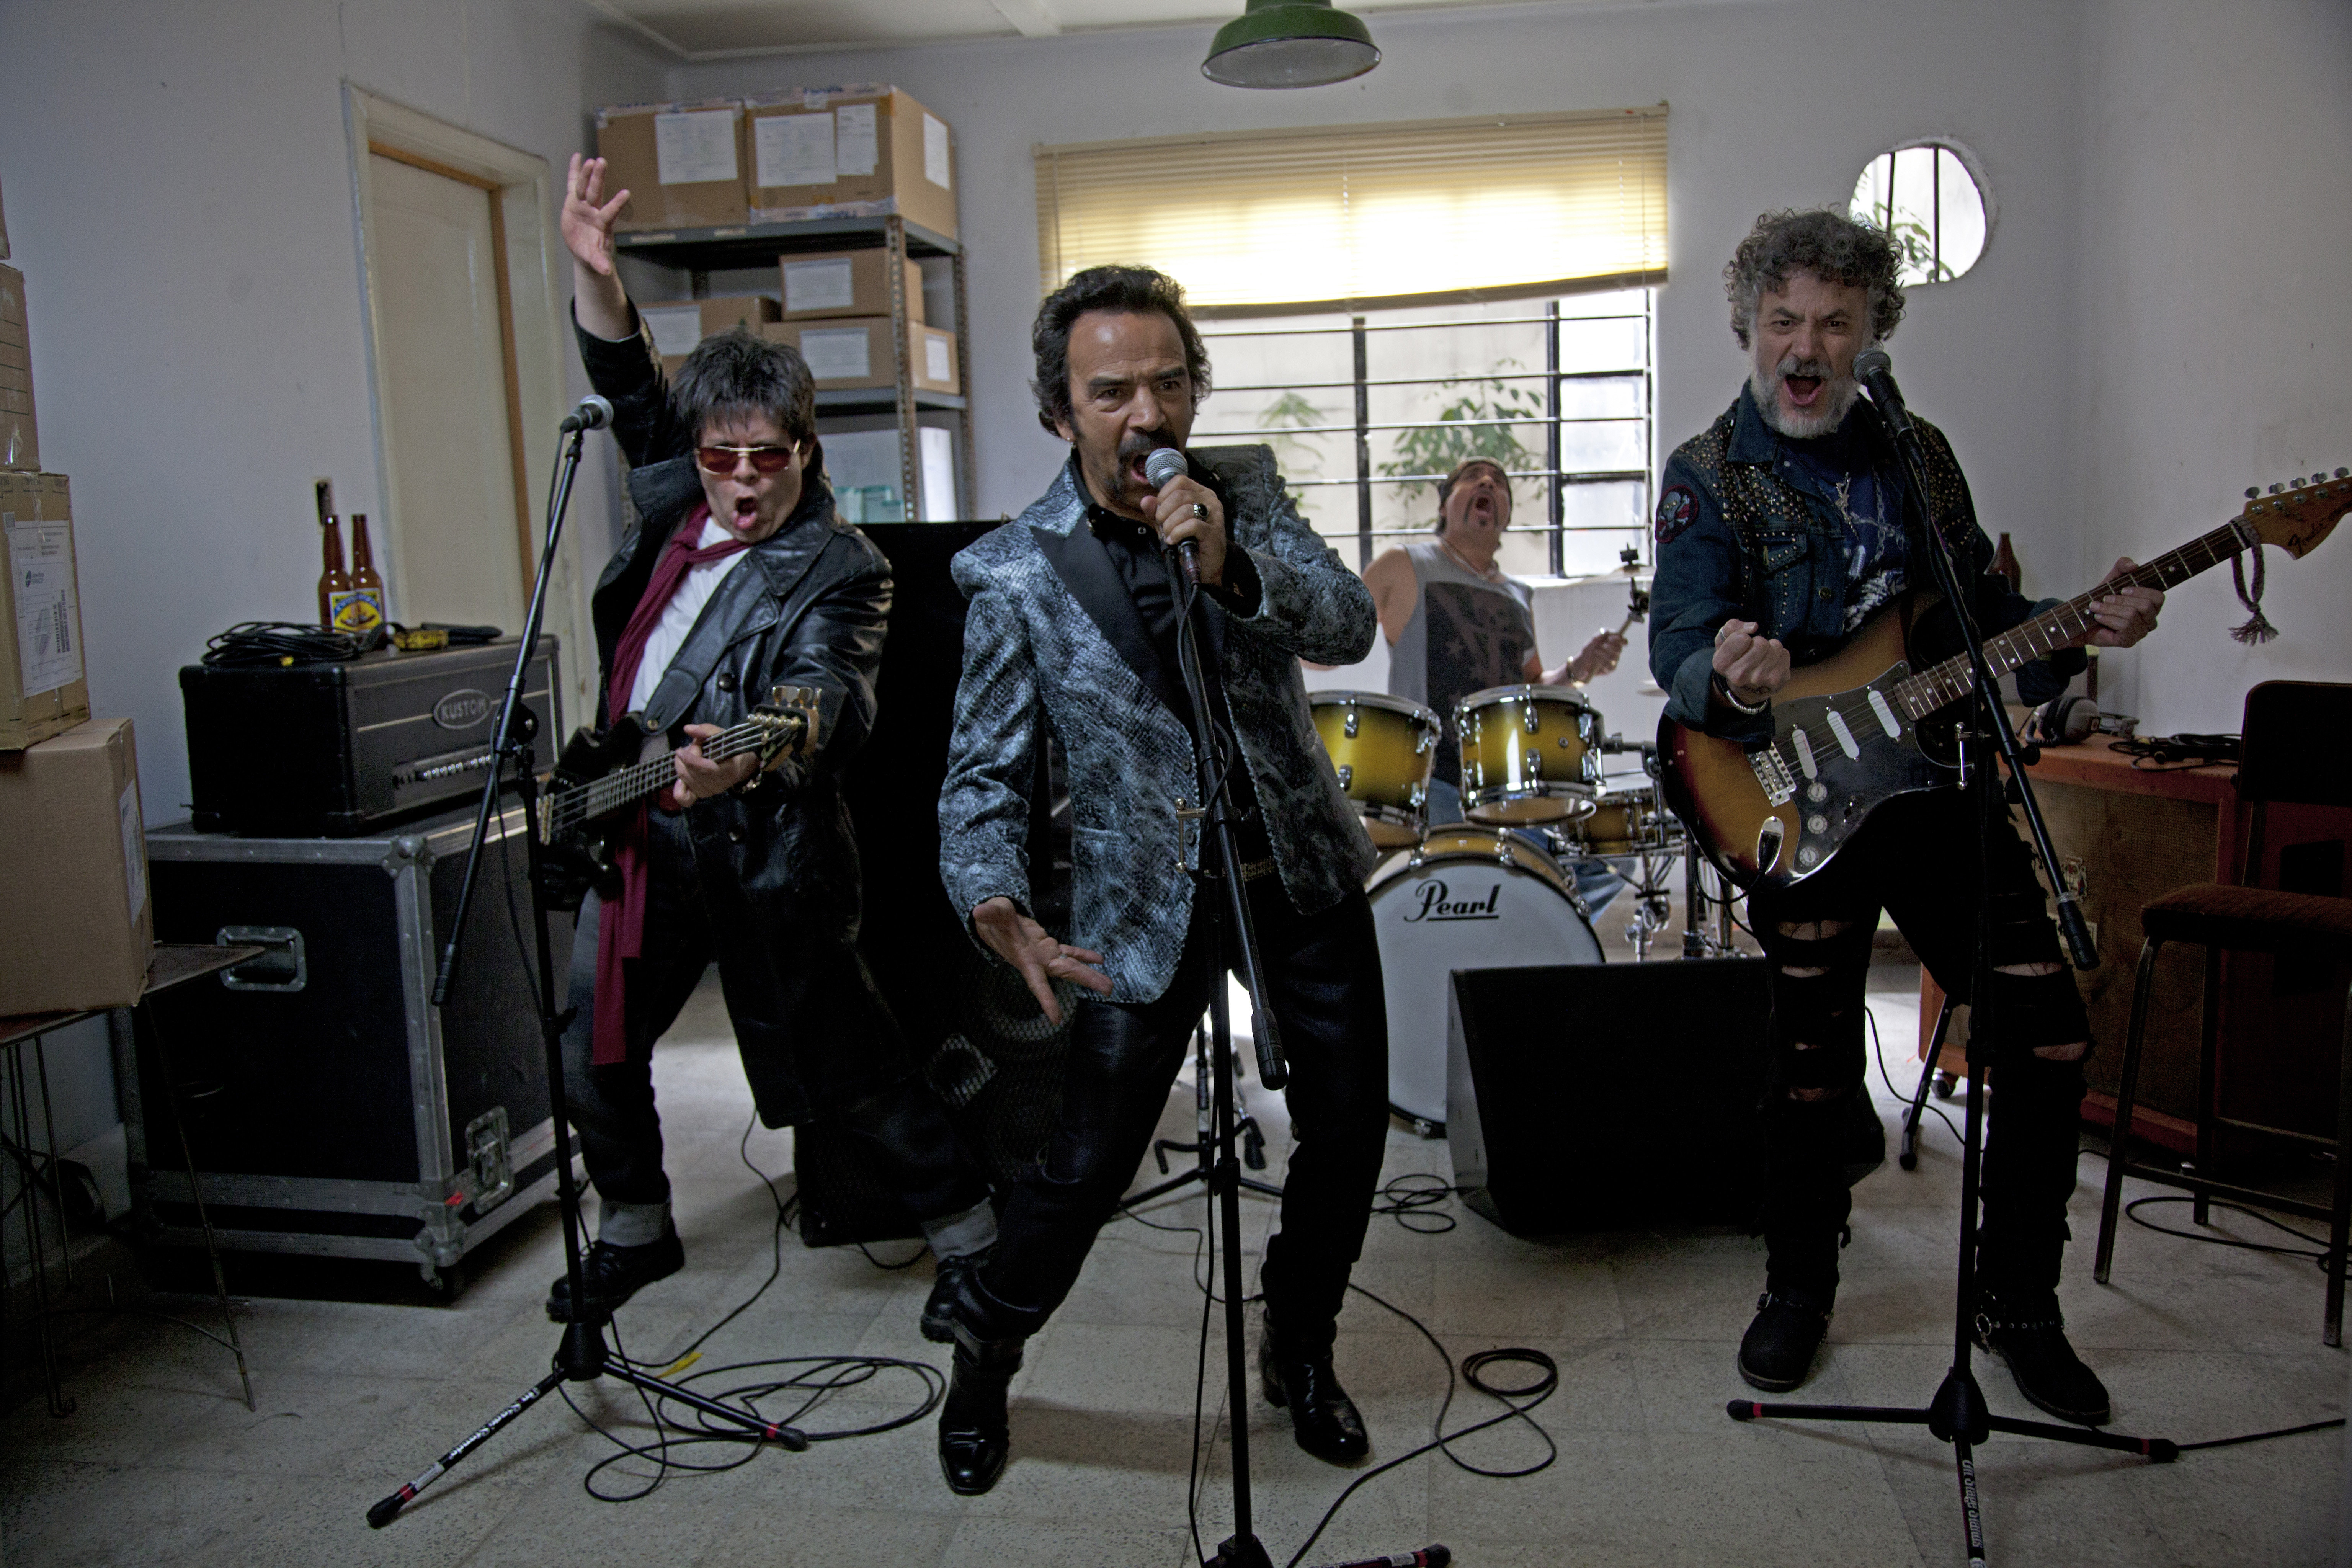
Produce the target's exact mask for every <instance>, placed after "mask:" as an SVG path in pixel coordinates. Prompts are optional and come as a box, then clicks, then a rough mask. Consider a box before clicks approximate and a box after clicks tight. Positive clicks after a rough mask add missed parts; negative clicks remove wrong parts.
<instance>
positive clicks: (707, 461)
mask: <svg viewBox="0 0 2352 1568" xmlns="http://www.w3.org/2000/svg"><path fill="white" fill-rule="evenodd" d="M743 458H751V471H752V472H753V473H755V474H781V473H782V472H783V471H784V470H785V469H786V468H791V467H792V466H793V447H696V448H695V449H694V460H695V461H696V462H697V463H698V464H700V465H701V467H702V468H703V471H704V472H706V473H712V474H731V473H733V472H734V471H735V466H736V464H737V463H739V462H740V461H741V460H742V459H743Z"/></svg>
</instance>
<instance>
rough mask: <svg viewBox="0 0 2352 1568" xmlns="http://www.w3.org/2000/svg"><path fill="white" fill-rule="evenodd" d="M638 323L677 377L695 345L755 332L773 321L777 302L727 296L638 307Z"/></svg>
mask: <svg viewBox="0 0 2352 1568" xmlns="http://www.w3.org/2000/svg"><path fill="white" fill-rule="evenodd" d="M637 316H638V319H639V320H641V321H644V322H645V324H646V326H647V327H648V328H649V329H651V330H652V331H653V334H654V352H655V353H658V354H659V355H660V356H661V361H662V364H663V367H664V368H665V369H667V371H669V372H670V373H671V374H677V366H678V364H679V363H684V361H685V359H686V356H687V355H688V354H690V353H693V352H694V347H695V345H696V344H697V343H699V342H702V340H703V339H705V338H707V337H709V335H710V334H711V333H713V332H723V331H728V330H729V329H730V328H732V327H749V328H751V331H754V332H757V331H759V330H760V329H761V327H763V326H765V325H766V324H768V323H769V322H771V321H774V320H775V319H776V302H775V301H774V300H771V299H769V298H768V297H767V296H766V295H765V294H730V295H727V296H726V297H724V298H723V299H717V300H661V301H659V302H657V303H655V304H649V305H639V306H638V307H637Z"/></svg>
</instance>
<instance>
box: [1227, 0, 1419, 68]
mask: <svg viewBox="0 0 2352 1568" xmlns="http://www.w3.org/2000/svg"><path fill="white" fill-rule="evenodd" d="M1380 63H1381V51H1380V49H1379V47H1377V46H1375V45H1374V44H1373V42H1372V30H1371V29H1370V27H1367V26H1364V24H1363V23H1362V22H1361V21H1360V19H1358V18H1357V17H1354V16H1349V14H1348V13H1347V12H1345V11H1340V10H1335V9H1334V8H1333V7H1332V5H1331V0H1249V5H1248V8H1247V9H1246V10H1244V12H1243V13H1242V15H1240V16H1236V17H1234V19H1233V20H1232V21H1230V22H1228V23H1226V24H1225V25H1224V26H1222V27H1220V28H1218V29H1217V37H1216V41H1215V42H1214V43H1213V44H1211V45H1210V46H1209V58H1207V59H1205V60H1202V62H1201V74H1202V76H1205V77H1207V78H1208V79H1210V80H1211V81H1221V82H1223V83H1224V84H1225V85H1226V86H1227V87H1322V86H1325V85H1326V84H1328V83H1330V82H1335V81H1346V80H1347V79H1349V78H1350V77H1359V76H1361V75H1363V74H1364V73H1365V72H1366V71H1368V70H1370V69H1371V68H1373V67H1374V66H1376V65H1378V64H1380Z"/></svg>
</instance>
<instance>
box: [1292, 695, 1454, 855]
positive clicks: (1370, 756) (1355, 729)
mask: <svg viewBox="0 0 2352 1568" xmlns="http://www.w3.org/2000/svg"><path fill="white" fill-rule="evenodd" d="M1307 707H1308V708H1309V710H1311V711H1312V712H1313V714H1314V716H1315V733H1316V734H1317V735H1318V736H1319V737H1320V738H1321V739H1322V742H1323V749H1324V750H1325V751H1326V752H1329V753H1330V756H1331V765H1332V767H1333V768H1334V769H1336V770H1337V771H1338V773H1339V788H1340V790H1341V792H1342V793H1343V794H1345V795H1347V797H1348V798H1349V800H1351V801H1353V802H1355V805H1356V810H1357V813H1358V814H1359V815H1360V816H1362V818H1363V821H1364V831H1365V832H1366V833H1367V834H1369V835H1370V837H1371V840H1372V842H1373V843H1374V844H1376V845H1378V846H1380V847H1382V848H1384V849H1386V848H1395V847H1399V846H1401V845H1406V844H1412V843H1415V842H1417V841H1418V840H1419V839H1420V837H1421V834H1422V828H1423V824H1424V820H1425V818H1426V816H1427V802H1428V799H1429V780H1430V774H1431V773H1432V772H1433V770H1434V769H1435V767H1436V765H1437V741H1438V736H1439V735H1440V734H1441V733H1442V731H1440V729H1439V727H1438V718H1437V715H1436V714H1435V713H1433V712H1431V711H1430V710H1428V709H1426V708H1424V707H1423V706H1422V705H1421V704H1420V703H1418V702H1414V701H1411V700H1407V699H1405V698H1402V697H1391V696H1389V695H1388V694H1387V693H1386V692H1381V691H1314V692H1309V693H1308V694H1307Z"/></svg>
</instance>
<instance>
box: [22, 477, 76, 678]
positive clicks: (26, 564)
mask: <svg viewBox="0 0 2352 1568" xmlns="http://www.w3.org/2000/svg"><path fill="white" fill-rule="evenodd" d="M12 515H13V514H12ZM8 575H9V585H10V587H11V588H12V589H13V590H14V591H15V594H16V670H17V677H18V679H19V681H20V683H21V684H22V686H23V688H24V691H25V695H26V696H27V697H30V696H32V695H33V694H35V693H36V692H41V691H54V690H56V689H58V687H60V686H70V685H72V684H73V683H74V682H75V681H77V680H79V679H81V608H80V606H79V605H76V604H75V603H74V571H73V530H72V529H71V528H69V527H68V526H67V525H66V524H64V523H58V524H55V525H53V526H44V525H43V524H40V523H37V522H28V523H25V524H22V525H19V526H14V527H11V528H10V529H9V530H8Z"/></svg>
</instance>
